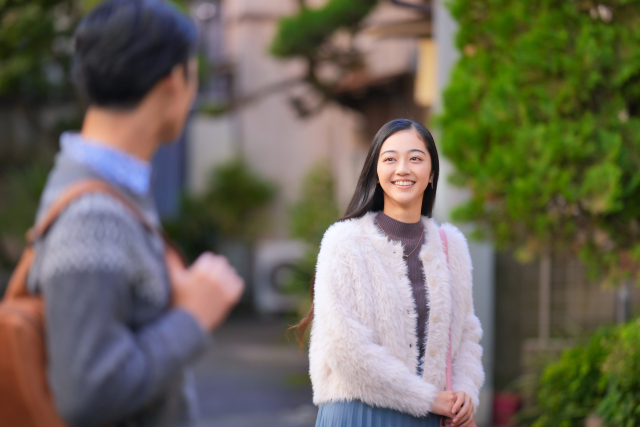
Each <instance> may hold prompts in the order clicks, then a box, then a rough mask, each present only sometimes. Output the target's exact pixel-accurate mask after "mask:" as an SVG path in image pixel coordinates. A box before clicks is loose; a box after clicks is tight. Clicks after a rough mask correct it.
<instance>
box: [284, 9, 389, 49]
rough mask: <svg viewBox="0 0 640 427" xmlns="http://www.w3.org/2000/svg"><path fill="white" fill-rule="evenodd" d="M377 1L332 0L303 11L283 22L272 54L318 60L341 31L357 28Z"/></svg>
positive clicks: (286, 18)
mask: <svg viewBox="0 0 640 427" xmlns="http://www.w3.org/2000/svg"><path fill="white" fill-rule="evenodd" d="M377 3H378V1H377V0H329V1H328V2H327V3H326V4H325V5H324V6H322V7H320V8H317V9H311V8H309V7H307V6H304V5H303V6H302V7H301V8H300V11H299V12H298V13H297V14H295V15H293V16H287V17H284V18H282V19H281V20H280V25H279V27H278V32H277V34H276V37H275V38H274V40H273V42H272V45H271V53H272V54H273V55H275V56H276V57H279V58H291V57H295V56H302V57H306V58H314V57H315V56H316V55H317V54H318V53H319V52H318V51H319V50H320V49H321V48H322V47H323V46H324V45H325V44H326V43H328V41H329V39H330V38H331V37H332V36H333V34H334V33H335V32H336V31H337V30H339V29H350V28H355V27H357V26H358V25H359V24H360V21H362V19H364V18H365V17H366V16H367V15H368V14H369V12H371V10H372V9H373V7H374V6H375V5H376V4H377Z"/></svg>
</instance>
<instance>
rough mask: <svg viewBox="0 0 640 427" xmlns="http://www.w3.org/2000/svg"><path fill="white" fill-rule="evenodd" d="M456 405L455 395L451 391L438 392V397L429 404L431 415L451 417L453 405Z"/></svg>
mask: <svg viewBox="0 0 640 427" xmlns="http://www.w3.org/2000/svg"><path fill="white" fill-rule="evenodd" d="M455 403H456V395H455V394H453V392H451V391H441V392H438V396H437V397H436V399H435V400H434V401H433V403H432V404H431V413H433V414H438V415H444V416H445V417H451V416H452V415H451V414H452V412H451V411H452V410H453V405H454V404H455Z"/></svg>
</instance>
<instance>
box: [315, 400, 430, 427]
mask: <svg viewBox="0 0 640 427" xmlns="http://www.w3.org/2000/svg"><path fill="white" fill-rule="evenodd" d="M439 426H440V416H439V415H435V414H428V415H426V416H424V417H420V418H418V417H414V416H412V415H409V414H404V413H402V412H399V411H395V410H393V409H386V408H376V407H373V406H369V405H367V404H366V403H363V402H361V401H359V400H353V401H350V402H331V403H325V404H323V405H320V410H319V411H318V418H317V420H316V427H439Z"/></svg>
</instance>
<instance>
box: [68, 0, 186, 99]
mask: <svg viewBox="0 0 640 427" xmlns="http://www.w3.org/2000/svg"><path fill="white" fill-rule="evenodd" d="M197 43H198V32H197V28H196V27H195V24H194V23H193V22H192V21H191V20H190V19H189V18H188V17H187V16H185V15H183V14H182V13H181V12H179V11H178V10H177V9H175V8H174V7H173V6H171V5H170V4H167V3H164V2H162V1H160V0H106V1H104V2H103V3H101V4H100V5H98V6H97V7H96V8H94V9H93V10H92V11H91V12H89V14H88V15H87V16H86V17H85V18H84V19H83V20H82V21H81V22H80V25H79V26H78V28H77V29H76V33H75V56H74V63H73V77H74V81H75V84H76V87H77V88H78V91H79V92H80V95H81V96H82V97H83V98H85V100H86V101H87V102H88V103H89V104H91V105H97V106H100V107H109V108H122V109H129V108H134V107H136V106H137V105H138V104H139V103H140V101H142V99H143V98H144V97H145V95H146V94H147V93H148V92H149V91H150V90H151V89H152V88H153V86H154V85H155V84H156V83H157V82H158V81H159V80H160V79H162V78H163V77H166V76H167V75H169V73H170V72H171V70H172V69H173V68H174V67H175V66H176V65H178V64H185V65H186V64H187V63H188V61H189V59H190V58H191V57H193V56H194V55H195V53H196V49H197Z"/></svg>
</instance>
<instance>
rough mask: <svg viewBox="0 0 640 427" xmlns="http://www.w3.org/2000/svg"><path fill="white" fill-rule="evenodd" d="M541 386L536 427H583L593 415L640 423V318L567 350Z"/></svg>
mask: <svg viewBox="0 0 640 427" xmlns="http://www.w3.org/2000/svg"><path fill="white" fill-rule="evenodd" d="M538 386H539V391H538V394H537V399H536V402H535V412H537V413H538V414H539V416H538V418H537V420H535V421H534V422H533V426H534V427H554V426H556V427H582V426H584V422H585V419H586V417H587V416H589V415H590V414H598V415H600V416H602V419H603V423H604V425H605V426H611V427H633V426H638V425H640V319H636V320H634V321H632V322H630V323H628V324H625V325H621V326H617V327H607V328H603V329H600V330H598V331H597V332H596V333H595V334H593V336H592V337H591V338H590V339H589V341H588V342H587V343H586V344H584V345H578V346H575V347H573V348H570V349H568V350H566V351H565V352H564V353H563V354H562V356H561V357H560V359H559V360H557V361H556V362H553V363H551V364H549V365H548V366H547V367H546V368H545V369H544V372H543V374H542V376H541V377H540V381H539V385H538ZM529 412H532V411H531V409H529Z"/></svg>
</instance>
